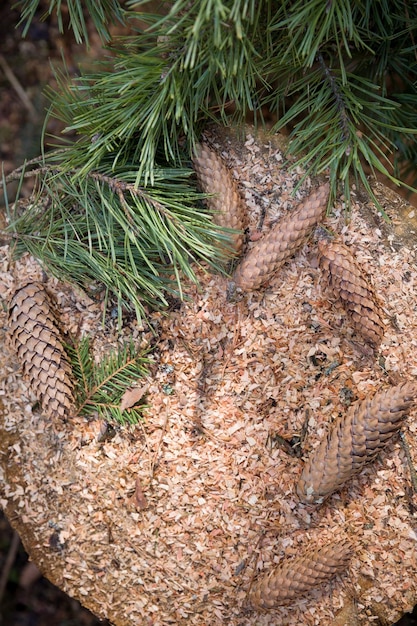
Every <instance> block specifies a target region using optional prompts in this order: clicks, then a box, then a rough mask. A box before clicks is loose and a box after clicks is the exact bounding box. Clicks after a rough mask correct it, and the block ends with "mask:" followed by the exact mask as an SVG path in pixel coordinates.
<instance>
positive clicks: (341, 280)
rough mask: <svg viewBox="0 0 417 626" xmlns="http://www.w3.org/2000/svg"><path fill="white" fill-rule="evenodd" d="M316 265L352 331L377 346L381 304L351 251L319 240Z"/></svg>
mask: <svg viewBox="0 0 417 626" xmlns="http://www.w3.org/2000/svg"><path fill="white" fill-rule="evenodd" d="M319 265H320V268H321V270H322V272H323V276H324V280H325V283H326V285H327V287H328V290H329V291H330V292H331V294H332V296H333V297H335V298H336V299H337V300H339V301H340V302H341V304H342V306H343V308H344V309H345V311H346V312H347V313H348V315H349V317H350V319H351V322H352V325H353V327H354V329H355V331H356V332H357V333H358V334H359V335H360V336H361V337H362V338H363V339H364V340H365V341H366V342H367V343H368V344H369V345H370V346H371V347H372V348H373V349H377V348H378V347H379V345H380V343H381V341H382V337H383V335H384V332H385V329H384V323H383V321H382V311H381V307H380V305H379V303H378V301H377V298H376V296H375V293H374V290H373V288H372V285H371V284H370V282H369V280H368V278H367V277H366V276H365V274H364V273H363V271H362V269H361V267H360V266H359V264H358V263H357V262H356V260H355V258H354V256H353V254H352V252H351V251H350V250H349V248H348V247H347V246H345V245H344V244H342V243H339V242H337V241H324V240H322V241H320V242H319Z"/></svg>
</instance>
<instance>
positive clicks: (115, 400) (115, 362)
mask: <svg viewBox="0 0 417 626" xmlns="http://www.w3.org/2000/svg"><path fill="white" fill-rule="evenodd" d="M68 352H69V355H70V357H71V364H72V368H73V373H74V376H75V377H76V381H77V384H76V388H75V393H76V397H77V414H78V415H91V414H93V413H95V412H98V414H99V415H100V417H102V418H103V419H105V420H106V421H113V422H119V423H121V424H126V423H130V424H135V423H137V422H138V421H139V420H140V419H141V412H142V411H143V409H144V408H145V406H146V405H145V404H144V403H143V402H140V404H139V405H135V406H134V407H132V408H130V409H125V410H121V408H120V404H121V400H122V396H123V394H124V393H125V392H126V390H127V389H129V388H130V387H131V386H132V385H133V384H134V383H135V382H137V381H138V380H140V379H142V378H144V377H145V376H146V375H147V373H148V372H147V369H146V364H147V363H148V362H149V361H148V359H147V358H146V357H145V355H144V353H143V352H138V350H137V347H136V346H135V345H134V343H133V342H131V343H124V344H123V345H121V346H119V347H118V348H117V349H115V350H114V351H113V352H111V353H110V354H108V355H106V356H104V357H103V358H102V359H101V361H100V363H98V364H97V363H95V361H94V358H93V356H92V353H91V338H90V337H84V338H83V339H81V341H80V342H79V343H77V344H75V345H74V346H70V347H69V348H68Z"/></svg>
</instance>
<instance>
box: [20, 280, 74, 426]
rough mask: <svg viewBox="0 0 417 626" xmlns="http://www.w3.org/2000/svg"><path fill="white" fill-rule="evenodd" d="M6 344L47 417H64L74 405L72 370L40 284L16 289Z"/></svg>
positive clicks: (50, 307)
mask: <svg viewBox="0 0 417 626" xmlns="http://www.w3.org/2000/svg"><path fill="white" fill-rule="evenodd" d="M9 341H10V344H11V346H12V348H13V349H14V351H15V352H16V354H17V357H18V359H19V362H20V363H21V365H22V368H23V373H24V375H25V377H26V378H27V379H28V382H29V385H30V387H31V389H32V391H33V393H34V394H35V395H36V397H37V398H38V400H39V402H40V404H41V407H42V409H43V411H44V412H45V414H46V415H47V416H49V417H55V416H58V417H62V418H65V417H67V416H68V415H69V413H70V411H71V409H72V406H73V383H72V380H71V367H70V365H69V362H68V357H67V355H66V353H65V350H64V346H63V344H62V342H61V339H60V334H59V330H58V326H57V322H56V319H55V317H54V314H53V312H52V303H51V301H50V298H49V296H48V294H47V292H46V291H45V288H44V287H43V285H42V284H41V283H37V282H28V283H25V284H24V285H22V286H21V287H18V288H17V289H16V291H15V292H14V294H13V296H12V298H11V300H10V305H9Z"/></svg>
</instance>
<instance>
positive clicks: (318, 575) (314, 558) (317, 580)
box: [250, 539, 352, 609]
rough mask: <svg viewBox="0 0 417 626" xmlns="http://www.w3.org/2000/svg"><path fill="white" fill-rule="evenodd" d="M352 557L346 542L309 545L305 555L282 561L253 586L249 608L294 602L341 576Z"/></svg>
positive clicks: (350, 546)
mask: <svg viewBox="0 0 417 626" xmlns="http://www.w3.org/2000/svg"><path fill="white" fill-rule="evenodd" d="M351 555H352V544H351V543H350V541H348V540H347V539H340V540H339V541H336V542H335V541H333V542H332V543H327V544H325V545H322V546H320V547H317V546H316V545H311V546H309V547H308V548H307V549H306V551H305V553H304V554H300V555H299V556H297V557H296V558H294V559H284V560H283V562H282V563H281V564H280V565H279V566H278V567H277V568H276V569H273V570H271V571H270V572H269V573H268V574H267V575H266V576H263V577H262V578H260V579H259V580H258V581H257V582H256V583H255V585H254V586H253V588H252V590H251V592H250V601H251V604H252V606H253V607H255V608H258V609H274V608H278V607H280V606H285V605H287V604H291V603H293V602H294V601H295V600H297V599H299V598H302V597H303V596H304V595H306V594H308V593H309V592H310V591H312V590H313V589H315V588H316V587H318V586H320V585H322V584H324V583H326V582H328V581H329V580H331V579H332V578H333V577H334V576H336V574H340V573H342V572H343V571H344V570H345V569H346V567H347V565H348V563H349V560H350V557H351Z"/></svg>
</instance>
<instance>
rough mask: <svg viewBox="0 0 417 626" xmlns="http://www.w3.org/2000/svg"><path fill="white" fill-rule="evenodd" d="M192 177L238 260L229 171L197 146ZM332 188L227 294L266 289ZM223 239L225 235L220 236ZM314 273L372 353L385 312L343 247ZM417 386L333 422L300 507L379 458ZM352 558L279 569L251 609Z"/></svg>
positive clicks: (301, 559) (310, 467)
mask: <svg viewBox="0 0 417 626" xmlns="http://www.w3.org/2000/svg"><path fill="white" fill-rule="evenodd" d="M193 163H194V169H195V171H196V174H197V179H198V182H199V185H200V188H201V190H202V191H203V192H204V193H207V194H214V195H212V196H210V197H209V198H208V202H209V204H210V207H211V209H212V210H213V212H214V216H215V218H214V219H215V221H216V223H217V224H218V225H220V226H222V227H224V228H225V229H235V230H237V232H235V233H232V234H231V236H230V238H229V240H228V242H227V243H225V246H228V248H225V249H226V250H228V251H229V253H230V255H231V256H233V257H235V258H239V257H240V255H241V254H242V250H243V247H244V229H245V227H246V224H247V209H246V206H245V203H244V202H243V200H242V199H241V197H240V195H239V191H238V189H237V186H236V182H235V181H234V179H233V177H232V175H231V173H230V171H229V169H228V168H227V166H226V165H225V163H224V162H223V160H222V159H221V157H219V156H218V155H217V154H216V152H214V151H213V150H211V149H210V147H209V146H208V145H206V144H199V145H198V146H197V149H196V152H195V156H194V160H193ZM328 196H329V185H328V184H327V183H326V184H323V185H322V186H320V187H318V188H317V189H316V190H315V191H314V192H313V193H312V194H311V195H310V196H308V197H307V198H305V199H304V200H303V201H302V202H301V204H300V205H299V206H298V207H297V208H296V209H295V210H294V211H292V212H290V213H288V214H287V215H286V216H285V217H284V218H283V219H282V220H281V221H280V222H278V223H277V224H275V226H273V227H272V228H271V229H270V230H269V231H268V232H267V233H266V234H265V235H264V236H263V237H262V239H260V240H259V241H257V242H256V243H255V244H254V245H253V247H252V248H251V249H250V250H249V251H248V252H247V253H246V254H245V255H244V256H243V258H242V259H240V261H239V263H238V265H237V267H236V269H235V271H234V274H233V276H232V284H231V285H232V290H236V289H239V290H241V291H252V290H256V289H259V288H260V287H262V286H265V285H266V284H267V283H268V281H269V280H270V279H271V278H272V277H273V276H274V275H275V274H276V273H277V271H278V270H279V269H280V268H281V267H282V266H283V265H284V264H285V263H286V262H287V261H288V260H289V259H290V258H291V257H292V256H293V255H294V254H295V252H296V251H297V250H298V249H299V248H300V247H301V246H302V245H303V244H304V243H305V242H306V241H307V239H308V238H309V237H310V236H311V235H312V233H313V230H314V229H315V227H316V226H317V225H318V224H319V223H320V222H321V221H322V220H323V219H324V217H325V214H326V208H327V202H328ZM225 232H227V231H225ZM318 249H319V255H318V258H319V267H320V269H321V271H322V276H323V281H324V284H325V285H326V287H327V290H328V292H329V295H330V296H331V297H332V298H333V299H334V300H335V301H338V302H339V303H340V304H341V305H342V307H343V308H344V310H345V312H346V314H347V317H348V319H349V320H350V323H351V325H352V329H353V331H354V332H355V334H356V335H358V336H359V338H360V339H361V341H362V342H364V343H365V344H366V346H368V347H369V348H370V350H371V351H374V352H375V351H376V350H378V348H379V346H380V343H381V341H382V338H383V335H384V323H383V321H382V308H381V305H380V303H379V302H378V299H377V298H376V295H375V293H374V290H373V288H372V285H371V284H370V282H369V280H368V278H367V277H366V276H365V274H364V273H363V271H362V269H361V267H360V265H359V264H358V263H357V262H356V260H355V257H354V255H353V254H352V252H351V251H350V249H349V248H348V247H346V246H345V245H344V244H343V243H340V242H338V241H328V240H324V239H323V240H321V241H319V242H318ZM416 396H417V383H415V382H406V383H404V384H401V385H398V386H393V387H391V388H388V389H385V390H383V391H380V392H378V393H376V394H375V395H374V396H373V397H367V398H365V400H363V401H360V402H356V403H355V404H353V405H352V406H351V407H350V409H349V410H348V411H347V413H346V415H343V416H341V417H339V418H338V419H336V420H335V422H333V424H332V425H331V428H330V429H329V432H328V434H327V437H325V438H324V440H323V441H322V442H321V444H320V445H319V446H318V447H317V448H316V449H315V450H314V451H313V453H312V454H311V456H310V457H309V458H308V459H307V460H306V462H305V464H304V467H303V470H302V473H301V476H300V478H299V480H298V483H297V485H296V492H297V495H298V497H299V499H300V501H301V502H302V503H304V504H321V503H322V502H323V500H324V499H325V498H327V497H328V496H330V495H331V494H332V493H334V492H335V491H337V490H339V489H340V488H342V487H343V485H344V484H345V483H346V481H348V480H349V479H350V478H352V477H353V476H354V475H356V474H358V473H359V472H360V471H361V469H362V468H363V467H364V465H365V464H366V463H368V462H370V461H372V459H374V458H375V457H376V455H377V454H378V452H379V451H380V450H381V449H382V448H383V447H384V446H385V445H386V443H387V442H388V441H389V440H390V439H391V438H392V436H393V435H394V434H395V433H396V432H397V431H398V430H399V428H400V426H401V423H402V421H403V419H404V418H405V416H406V415H407V414H408V413H409V411H410V410H411V409H412V407H413V406H414V405H415V402H416ZM351 553H352V545H351V544H350V542H349V541H347V540H346V539H345V538H344V537H342V536H340V537H339V539H338V540H336V541H333V542H332V543H331V544H327V545H324V546H321V547H319V548H316V547H313V548H312V549H311V548H309V549H308V550H307V551H306V552H305V554H302V555H300V556H298V557H297V558H295V559H292V560H288V561H287V560H284V561H283V562H282V563H281V565H280V566H279V567H278V568H277V569H274V570H272V571H271V572H270V573H269V574H267V575H266V576H264V577H262V578H261V579H259V580H258V581H257V582H256V583H255V584H254V586H253V587H252V589H251V591H250V601H251V603H252V605H253V606H254V607H257V608H264V609H270V608H274V607H276V606H282V605H284V604H288V603H290V602H292V601H294V600H295V599H296V598H298V597H300V596H302V595H303V594H304V593H306V592H308V591H309V590H311V589H312V588H314V587H316V586H317V585H320V584H321V583H323V582H324V581H327V580H329V579H330V578H332V577H333V576H334V575H335V574H337V573H340V572H342V571H343V570H344V569H345V568H346V566H347V564H348V561H349V558H350V556H351Z"/></svg>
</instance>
